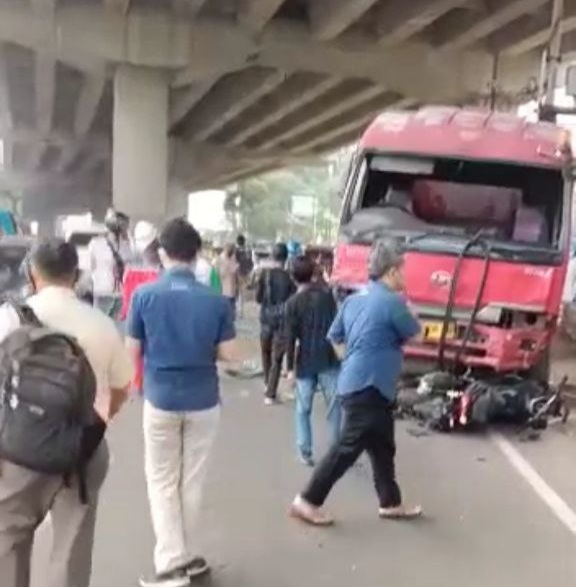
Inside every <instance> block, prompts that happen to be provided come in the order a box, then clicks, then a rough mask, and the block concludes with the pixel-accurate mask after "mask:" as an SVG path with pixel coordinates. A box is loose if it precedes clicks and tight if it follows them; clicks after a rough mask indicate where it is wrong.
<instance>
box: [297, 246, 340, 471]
mask: <svg viewBox="0 0 576 587" xmlns="http://www.w3.org/2000/svg"><path fill="white" fill-rule="evenodd" d="M315 265H316V264H315V263H314V261H312V260H311V259H309V258H307V257H304V256H299V257H296V258H295V259H294V262H293V269H292V276H293V277H294V280H295V281H296V283H297V284H298V293H297V294H296V295H294V296H292V297H291V298H290V299H289V300H288V303H287V304H286V343H287V348H286V354H287V363H288V371H289V375H288V378H289V380H290V381H293V382H295V383H296V445H297V448H298V456H299V458H300V461H301V462H302V463H304V464H306V465H308V466H313V465H314V460H313V457H312V425H311V422H310V416H311V414H312V405H313V402H314V395H315V393H316V391H317V390H318V388H320V389H321V390H322V393H323V395H324V400H325V401H326V407H327V409H328V421H329V422H330V424H331V427H332V437H333V441H334V442H336V440H338V436H339V434H340V422H341V417H340V404H339V401H338V398H337V397H336V384H337V380H338V367H339V362H338V359H337V358H336V354H335V352H334V349H333V348H332V345H331V344H330V343H329V342H328V339H327V336H328V331H329V330H330V326H331V324H332V322H333V321H334V318H335V317H336V310H337V309H336V302H335V300H334V297H333V295H332V294H331V293H330V290H329V289H328V288H327V287H325V286H324V285H322V284H317V283H313V277H314V270H315Z"/></svg>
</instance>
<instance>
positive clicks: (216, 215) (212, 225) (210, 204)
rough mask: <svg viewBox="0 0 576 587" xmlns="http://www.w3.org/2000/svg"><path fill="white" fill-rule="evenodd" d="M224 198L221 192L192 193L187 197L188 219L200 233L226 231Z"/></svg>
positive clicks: (224, 194)
mask: <svg viewBox="0 0 576 587" xmlns="http://www.w3.org/2000/svg"><path fill="white" fill-rule="evenodd" d="M225 198H226V192H224V191H222V190H205V191H201V192H192V193H191V194H190V195H189V196H188V219H189V220H190V222H191V223H192V224H193V225H194V226H195V227H196V228H197V229H198V230H200V231H203V230H214V231H219V230H226V229H227V228H228V225H227V222H226V215H225V213H224V200H225Z"/></svg>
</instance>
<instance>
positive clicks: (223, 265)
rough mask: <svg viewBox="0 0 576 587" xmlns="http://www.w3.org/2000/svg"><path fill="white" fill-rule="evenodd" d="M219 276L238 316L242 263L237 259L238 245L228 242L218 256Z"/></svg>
mask: <svg viewBox="0 0 576 587" xmlns="http://www.w3.org/2000/svg"><path fill="white" fill-rule="evenodd" d="M217 267H218V276H219V278H220V283H221V284H222V295H223V296H224V297H225V298H226V299H227V300H228V303H229V304H230V307H231V308H232V313H233V315H234V317H236V303H237V301H238V296H239V294H240V273H239V271H240V264H239V263H238V261H237V260H236V247H235V246H234V245H232V244H227V245H226V246H225V247H224V250H223V251H222V254H221V255H220V257H219V258H218V264H217Z"/></svg>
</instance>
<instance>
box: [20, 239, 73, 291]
mask: <svg viewBox="0 0 576 587" xmlns="http://www.w3.org/2000/svg"><path fill="white" fill-rule="evenodd" d="M30 262H31V264H32V265H33V266H34V267H35V268H36V270H37V271H38V272H39V273H40V274H41V275H42V277H44V278H45V279H46V280H48V281H54V282H55V283H66V282H72V281H75V280H76V278H77V276H78V252H77V251H76V247H75V246H74V245H73V244H72V243H67V242H66V241H65V240H63V239H60V238H51V239H43V240H41V241H39V242H38V243H36V245H34V247H33V248H32V250H31V251H30Z"/></svg>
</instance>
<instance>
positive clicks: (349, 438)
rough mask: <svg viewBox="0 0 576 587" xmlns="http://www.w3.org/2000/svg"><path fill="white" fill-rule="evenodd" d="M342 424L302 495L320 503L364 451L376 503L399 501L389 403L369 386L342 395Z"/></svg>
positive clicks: (310, 501)
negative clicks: (336, 437) (338, 436)
mask: <svg viewBox="0 0 576 587" xmlns="http://www.w3.org/2000/svg"><path fill="white" fill-rule="evenodd" d="M342 408H343V411H344V424H343V427H342V434H341V436H340V440H339V441H337V442H336V443H335V444H333V445H332V447H331V448H330V450H329V451H328V453H327V454H326V456H325V457H324V458H323V459H322V460H321V461H320V463H319V464H318V466H317V467H316V469H315V470H314V473H313V475H312V478H311V479H310V482H309V483H308V487H306V489H305V491H303V492H302V497H303V498H304V499H305V500H306V501H308V502H309V503H311V504H312V505H314V506H317V507H320V506H321V505H323V503H324V501H325V500H326V498H327V497H328V494H329V493H330V490H331V489H332V487H333V486H334V485H335V483H336V482H337V481H338V479H340V477H342V475H344V473H346V471H347V470H348V469H349V468H350V467H351V466H352V465H353V464H354V463H355V462H356V460H357V459H358V457H359V456H360V455H361V454H362V453H363V452H364V451H366V452H367V453H368V456H369V457H370V462H371V464H372V472H373V475H374V487H375V489H376V493H377V494H378V500H379V502H380V507H382V508H390V507H396V506H398V505H400V504H401V503H402V496H401V493H400V488H399V487H398V483H396V471H395V466H394V457H395V456H396V443H395V440H394V414H393V406H392V404H391V403H390V402H389V401H388V400H386V399H385V398H384V397H382V395H381V394H380V392H379V391H378V390H377V389H376V388H374V387H369V388H367V389H364V390H362V391H359V392H358V393H354V394H352V395H349V396H346V397H344V398H342Z"/></svg>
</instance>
